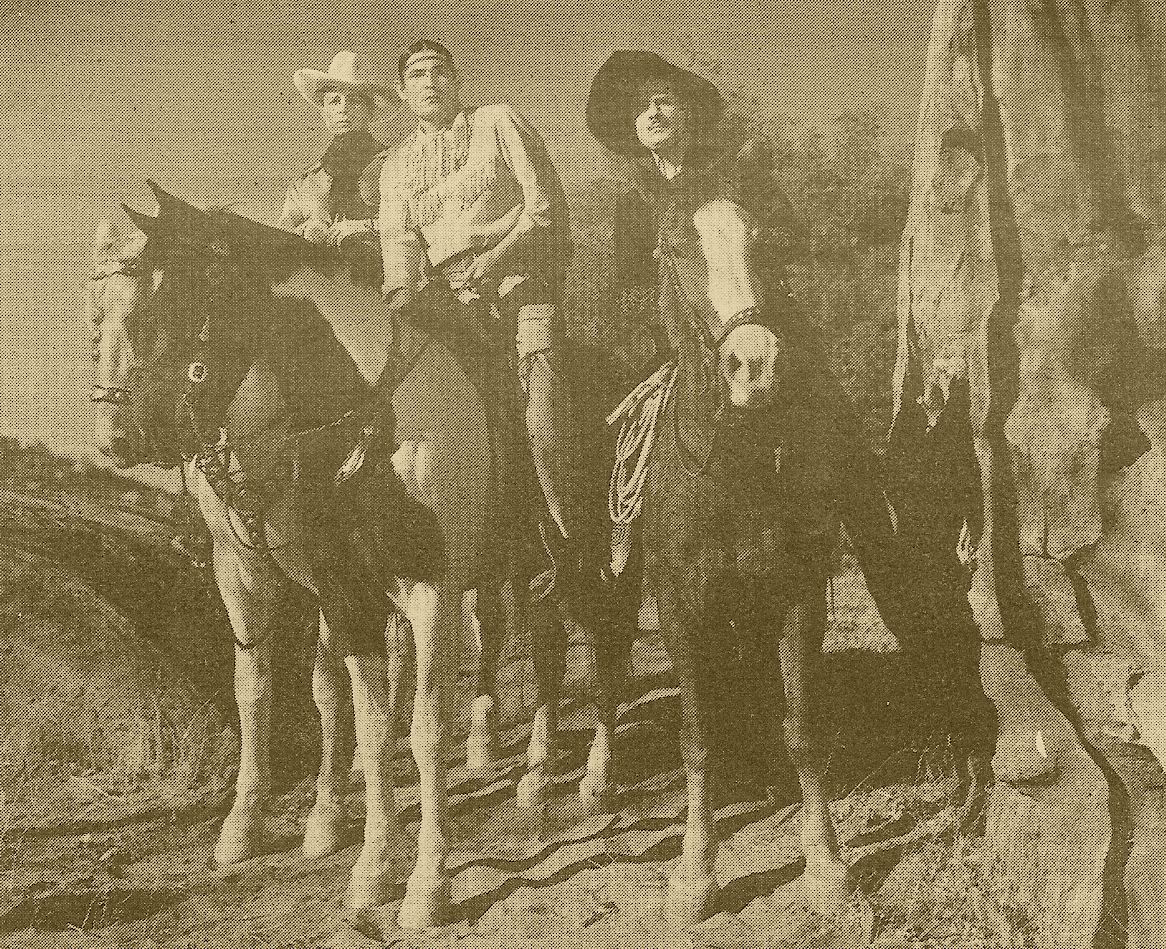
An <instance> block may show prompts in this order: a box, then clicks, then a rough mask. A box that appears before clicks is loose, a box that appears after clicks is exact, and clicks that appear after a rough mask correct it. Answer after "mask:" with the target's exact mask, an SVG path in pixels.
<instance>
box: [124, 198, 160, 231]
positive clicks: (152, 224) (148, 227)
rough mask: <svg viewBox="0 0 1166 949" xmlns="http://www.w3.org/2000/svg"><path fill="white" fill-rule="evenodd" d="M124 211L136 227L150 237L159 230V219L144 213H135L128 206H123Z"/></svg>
mask: <svg viewBox="0 0 1166 949" xmlns="http://www.w3.org/2000/svg"><path fill="white" fill-rule="evenodd" d="M121 208H122V210H123V211H125V213H126V217H128V218H129V219H130V220H131V221H133V222H134V227H136V228H137V229H138V230H139V231H141V232H142V233H143V234H145V235H146V236H147V237H149V236H150V235H151V234H153V233H154V232H155V231H156V230H157V229H158V219H157V218H156V217H154V215H152V214H145V213H143V212H142V211H135V210H134V209H133V208H131V207H129V206H128V205H125V204H123V205H122V206H121Z"/></svg>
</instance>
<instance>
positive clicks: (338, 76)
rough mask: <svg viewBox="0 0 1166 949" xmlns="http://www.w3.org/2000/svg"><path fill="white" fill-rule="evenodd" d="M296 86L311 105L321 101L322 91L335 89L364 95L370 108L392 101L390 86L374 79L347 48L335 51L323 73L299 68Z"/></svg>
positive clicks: (375, 108)
mask: <svg viewBox="0 0 1166 949" xmlns="http://www.w3.org/2000/svg"><path fill="white" fill-rule="evenodd" d="M295 84H296V88H297V89H299V90H300V95H302V96H303V97H304V98H305V99H307V100H308V101H309V102H310V103H312V105H315V106H321V105H323V104H324V93H326V92H331V91H332V90H334V89H338V90H340V91H341V92H359V93H363V94H364V95H366V96H368V99H369V101H370V102H371V103H372V106H373V109H374V110H379V109H382V108H384V107H385V106H387V105H388V104H389V103H390V102H392V87H391V86H390V85H388V84H387V83H385V82H382V81H381V80H379V79H377V78H376V77H375V76H373V75H372V74H371V73H370V72H368V67H367V66H365V65H364V64H363V63H362V62H361V61H360V60H359V59H358V58H357V56H356V54H355V53H350V52H348V51H347V50H344V51H342V52H339V53H337V54H336V56H335V58H333V60H332V64H331V65H330V66H329V67H328V71H327V72H320V70H318V69H301V70H299V71H298V72H297V73H296V74H295Z"/></svg>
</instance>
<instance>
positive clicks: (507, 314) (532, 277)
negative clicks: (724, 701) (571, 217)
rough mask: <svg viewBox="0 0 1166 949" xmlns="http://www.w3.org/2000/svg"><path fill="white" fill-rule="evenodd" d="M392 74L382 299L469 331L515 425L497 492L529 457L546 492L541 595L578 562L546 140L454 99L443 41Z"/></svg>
mask: <svg viewBox="0 0 1166 949" xmlns="http://www.w3.org/2000/svg"><path fill="white" fill-rule="evenodd" d="M398 79H399V82H398V86H397V94H398V96H399V97H400V99H401V101H402V102H403V103H404V104H405V105H406V106H407V107H408V108H409V110H410V111H411V112H412V113H413V115H414V116H415V117H416V119H417V130H416V132H414V133H413V134H412V135H410V136H409V137H408V138H406V139H405V141H404V142H403V143H402V145H401V146H400V148H399V149H398V150H397V152H396V154H395V155H393V156H392V157H390V158H389V159H388V160H386V161H385V163H384V167H383V171H382V174H381V179H380V233H381V244H382V250H383V263H384V293H385V297H386V299H387V300H388V301H389V303H390V305H391V306H392V307H393V308H395V309H396V310H398V311H399V312H401V313H402V314H404V315H405V318H406V319H412V320H417V321H420V322H421V323H423V324H425V325H427V326H430V327H434V326H445V328H446V329H447V330H449V331H452V333H453V335H454V336H456V337H457V338H459V339H460V340H461V341H462V342H463V343H465V342H466V341H467V340H473V339H474V338H475V337H477V343H473V342H471V343H470V344H469V348H468V349H467V348H466V347H465V346H463V356H464V358H463V364H466V365H467V367H468V369H469V371H470V373H471V375H474V374H475V373H476V374H477V375H478V378H476V379H475V382H476V383H477V384H478V385H479V387H480V388H482V389H483V396H484V398H485V401H486V403H487V409H488V411H492V412H493V413H494V416H495V423H496V424H498V425H501V426H502V427H503V428H504V429H506V430H511V429H515V428H517V430H518V433H519V437H517V438H515V437H514V434H513V432H511V434H510V435H509V436H506V435H503V437H502V439H501V442H502V446H503V447H502V449H501V451H500V452H499V455H500V457H499V462H500V464H501V465H502V468H503V470H502V471H501V473H500V477H501V483H502V484H503V486H504V488H505V487H506V486H507V485H508V484H509V486H511V487H513V485H514V484H515V483H516V479H517V481H518V482H520V481H521V480H522V479H521V477H520V474H519V469H523V468H528V467H530V465H531V462H532V461H533V468H534V474H535V475H536V476H537V487H535V488H534V490H535V491H536V492H540V491H541V498H540V499H539V501H534V500H530V501H528V502H527V503H528V504H534V505H537V506H538V507H542V508H543V509H544V510H545V512H546V515H545V516H544V517H542V518H541V523H540V525H539V526H540V530H541V533H542V538H543V544H544V546H545V548H546V552H547V554H548V555H549V566H548V570H547V571H546V572H545V573H544V574H543V575H542V576H543V579H544V580H545V581H546V583H545V584H544V585H542V586H541V587H537V586H536V589H539V590H540V592H547V591H549V589H551V588H553V587H554V586H555V585H556V584H557V585H559V586H562V585H563V581H565V580H566V578H565V577H564V576H563V573H564V571H567V570H569V569H570V566H571V564H572V563H575V562H577V556H576V554H575V553H574V550H575V541H574V538H573V536H572V535H573V533H574V532H573V529H572V526H571V520H572V514H571V501H570V498H569V497H568V493H569V492H568V473H569V471H570V467H571V458H570V457H569V456H570V454H571V451H570V448H569V447H568V445H567V444H566V439H567V437H568V431H569V420H570V399H569V395H568V390H567V386H566V379H565V376H564V373H563V366H562V365H561V359H562V353H561V320H562V313H561V312H560V310H561V308H560V300H561V296H562V288H563V281H564V276H565V271H566V266H567V262H568V259H569V257H570V254H571V233H570V227H569V223H568V217H567V202H566V197H565V194H564V191H563V186H562V183H561V182H560V180H559V176H558V173H557V172H556V171H555V168H554V165H553V164H552V163H551V159H550V156H549V154H548V152H547V148H546V145H545V144H544V142H543V141H542V139H541V138H540V136H539V134H538V133H537V132H536V131H535V129H534V128H533V126H531V125H530V123H528V122H527V121H526V120H525V119H524V118H523V117H522V116H521V115H519V114H518V112H516V111H515V110H514V109H513V108H511V107H510V106H509V105H506V104H504V103H497V104H494V105H484V106H477V107H468V106H465V105H463V103H462V98H461V82H460V78H459V76H458V72H457V68H456V66H455V65H454V61H453V57H452V56H451V54H450V52H449V50H447V49H446V48H445V47H444V46H443V45H442V44H440V43H437V42H434V41H432V40H421V41H419V42H417V43H415V44H413V45H412V46H410V47H409V48H408V49H407V50H405V52H404V53H403V54H402V56H401V57H400V60H399V62H398ZM495 364H497V366H498V369H497V370H494V369H491V368H490V367H491V366H494V365H495ZM499 372H500V373H501V375H500V376H499ZM491 374H493V380H492V381H491V380H488V379H487V378H486V377H487V376H490V375H491ZM523 416H524V417H525V419H524V420H525V425H523V421H522V419H523ZM515 423H516V424H515ZM522 429H525V436H527V437H522ZM507 469H509V470H507ZM540 501H541V502H545V503H539V502H540ZM517 514H518V512H513V511H507V512H505V514H504V515H503V520H504V521H505V522H507V523H505V524H500V526H499V529H500V530H503V531H512V530H514V528H513V526H512V525H510V524H509V522H510V521H512V520H514V519H515V518H516V517H517Z"/></svg>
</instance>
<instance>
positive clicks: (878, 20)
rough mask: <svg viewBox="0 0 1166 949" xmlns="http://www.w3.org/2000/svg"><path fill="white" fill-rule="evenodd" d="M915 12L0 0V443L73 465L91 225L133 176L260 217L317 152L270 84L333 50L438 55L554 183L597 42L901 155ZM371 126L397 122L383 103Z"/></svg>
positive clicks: (302, 123)
mask: <svg viewBox="0 0 1166 949" xmlns="http://www.w3.org/2000/svg"><path fill="white" fill-rule="evenodd" d="M932 13H933V0H848V2H845V3H836V2H830V0H771V2H769V3H765V4H754V3H743V2H738V0H719V2H714V0H687V2H683V0H682V2H675V0H668V2H665V0H649V2H643V3H637V4H634V5H630V6H628V7H627V8H626V9H622V10H614V11H613V10H612V9H610V5H609V4H608V3H575V4H570V3H548V2H546V0H540V2H531V3H528V2H521V0H511V2H497V0H490V2H481V3H477V4H458V3H443V4H440V5H429V6H425V5H422V4H410V5H409V6H408V8H407V9H404V10H403V9H401V7H400V5H397V4H392V3H371V2H353V0H336V2H332V3H327V4H320V3H297V4H290V3H289V4H284V3H278V2H272V0H252V2H246V3H237V2H225V0H212V2H200V3H198V4H187V3H182V4H178V3H166V4H163V3H157V2H155V3H149V2H147V3H140V4H125V3H116V4H113V3H104V2H80V0H56V2H55V3H53V4H43V3H36V4H33V3H29V4H19V3H10V2H7V0H0V23H2V24H3V27H4V39H3V41H2V42H3V46H4V50H3V52H4V55H3V56H0V83H2V88H4V89H5V90H6V93H7V94H6V96H5V100H6V101H5V105H4V108H3V109H2V110H0V136H2V140H3V141H5V142H6V143H7V146H8V152H7V154H6V162H5V163H4V165H3V167H2V168H0V213H2V219H0V221H2V223H0V434H15V435H17V436H19V437H21V438H23V439H25V440H41V441H45V442H46V443H47V444H49V445H50V446H51V447H54V448H56V449H58V450H62V451H67V452H69V453H72V454H77V455H84V454H86V453H87V449H88V440H89V432H90V424H91V423H90V420H89V416H88V411H89V410H88V406H87V404H86V402H85V395H86V393H87V389H88V385H89V383H90V381H91V380H90V375H89V367H88V362H87V349H88V341H87V336H88V329H87V327H86V326H85V324H84V314H83V313H82V310H81V305H80V299H81V297H80V291H81V287H82V285H83V280H84V277H85V275H86V274H87V272H88V269H89V254H90V250H89V248H90V244H91V241H92V235H93V234H94V230H95V228H96V226H97V223H98V221H100V220H102V219H103V218H106V217H109V216H111V215H114V214H116V213H117V212H118V207H119V204H120V203H121V202H123V201H124V202H126V203H128V204H131V205H136V206H138V207H141V208H143V209H149V208H150V207H151V203H150V201H149V198H148V192H147V190H146V188H145V185H144V182H145V179H146V178H147V177H149V178H154V179H156V180H158V181H159V182H161V183H162V184H163V185H164V186H167V187H168V188H170V190H173V191H175V192H176V193H178V194H180V195H182V196H183V197H186V198H188V199H190V200H192V201H194V202H195V203H202V204H216V205H233V206H235V207H237V208H238V209H239V210H240V211H242V212H243V213H248V214H251V215H252V216H255V217H259V218H270V216H271V215H272V214H273V213H275V211H276V210H277V207H276V205H277V203H278V202H279V200H280V199H281V197H282V192H283V189H284V187H285V186H286V182H287V181H289V180H290V179H292V178H293V177H295V176H296V175H297V174H298V173H299V172H300V171H301V170H302V169H303V168H304V167H306V166H307V165H308V164H309V163H310V162H311V161H312V160H314V159H315V158H316V157H317V156H318V155H319V153H320V151H321V150H322V148H323V145H324V144H325V143H324V140H323V137H322V134H321V131H320V129H319V124H318V117H317V114H316V113H315V111H314V110H313V108H312V107H311V106H309V105H308V104H307V103H306V102H304V101H303V99H301V98H300V96H299V93H298V92H297V91H296V89H295V87H294V86H293V85H292V82H291V76H292V74H293V73H294V72H295V71H296V70H297V69H299V68H302V67H312V68H318V69H324V68H326V67H327V64H328V62H329V61H330V60H331V58H332V56H333V55H335V53H336V52H337V51H339V50H341V49H350V50H353V51H355V52H357V53H359V54H361V55H363V56H365V57H367V58H368V59H369V61H370V62H372V63H373V64H374V65H375V66H377V67H378V68H379V70H380V72H381V73H382V74H383V75H385V76H386V77H388V78H392V77H393V74H394V69H395V60H396V57H397V55H398V54H399V52H400V50H401V49H402V48H404V47H405V46H407V45H408V44H409V43H411V42H412V41H414V40H415V39H417V38H419V37H421V36H432V37H434V38H437V39H441V40H442V41H443V42H444V43H445V44H446V45H447V46H448V47H449V48H450V49H451V50H452V51H453V53H454V56H455V57H456V58H457V60H458V63H459V67H460V70H461V73H462V76H463V88H464V90H465V96H464V97H465V98H466V100H467V101H469V102H490V101H499V100H505V101H509V102H510V103H511V104H512V105H514V106H515V107H516V108H517V109H518V110H519V111H521V112H522V113H524V114H525V115H527V117H528V118H530V120H531V121H532V122H533V123H534V124H535V126H536V127H537V128H538V129H539V131H540V132H541V133H542V135H543V137H544V138H545V139H546V140H547V144H548V147H549V148H550V150H551V153H552V156H553V158H554V159H555V162H556V165H557V167H558V169H559V171H560V174H561V175H562V177H563V179H564V182H565V183H566V185H567V188H568V192H569V193H571V192H573V191H576V190H577V189H578V188H580V187H581V186H583V185H584V184H585V183H586V182H587V181H589V180H591V178H593V177H594V175H595V173H596V171H597V170H598V169H599V168H600V167H601V165H602V162H603V155H602V151H601V150H600V149H599V147H598V146H596V145H595V144H594V143H593V142H592V141H591V140H590V138H589V136H588V135H587V132H586V130H585V127H584V125H583V111H584V103H585V101H586V96H587V89H588V85H589V83H590V79H591V77H592V76H593V75H594V73H595V71H596V69H597V68H598V67H599V65H600V64H601V63H602V62H603V61H604V60H605V59H606V58H607V56H609V55H610V53H611V52H612V51H613V50H615V49H650V50H654V51H656V52H659V53H661V54H662V55H664V56H666V57H667V58H669V59H671V60H672V61H674V62H676V63H677V64H679V65H685V66H691V67H693V68H696V69H697V70H698V71H700V72H702V73H704V74H705V75H706V76H708V77H709V78H711V79H713V80H714V81H715V82H716V83H717V84H718V85H719V86H720V87H721V88H722V90H724V91H726V92H729V93H732V92H735V91H740V92H743V93H744V96H745V100H753V99H756V102H753V103H752V104H749V105H748V106H746V109H747V110H749V111H754V112H758V113H760V114H761V115H760V117H763V118H768V117H776V116H785V117H788V118H791V119H794V120H799V121H809V122H816V121H821V122H826V121H828V120H829V119H830V118H831V117H833V116H834V115H836V114H838V113H839V112H841V111H843V110H847V109H862V108H870V109H875V110H877V111H878V112H879V113H881V114H882V115H884V116H885V118H886V121H887V125H888V129H889V131H890V133H891V134H892V136H894V137H895V138H896V139H898V140H899V141H901V142H902V143H903V144H904V147H909V143H910V137H911V133H912V130H913V127H914V121H915V113H916V110H917V108H918V95H919V91H920V89H921V86H922V76H923V66H924V56H925V52H926V41H927V34H928V30H929V27H930V20H931V16H932ZM375 131H377V132H378V133H379V134H380V136H381V137H382V138H383V139H384V141H385V142H386V143H387V144H392V143H393V142H395V141H396V140H397V139H399V138H400V137H401V136H402V135H403V134H404V133H405V132H406V131H407V126H406V123H405V121H404V118H403V117H402V116H401V115H400V114H399V112H397V111H396V110H394V111H393V112H392V114H390V115H389V116H388V118H387V121H385V122H383V123H382V124H380V125H379V126H378V127H377V128H376V129H375Z"/></svg>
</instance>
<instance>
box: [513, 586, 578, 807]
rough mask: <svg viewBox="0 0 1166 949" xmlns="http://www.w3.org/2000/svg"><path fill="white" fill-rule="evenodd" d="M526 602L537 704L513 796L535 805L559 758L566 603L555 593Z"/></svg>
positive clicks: (545, 792) (552, 778)
mask: <svg viewBox="0 0 1166 949" xmlns="http://www.w3.org/2000/svg"><path fill="white" fill-rule="evenodd" d="M527 606H528V608H527V609H526V610H525V611H523V612H525V614H526V617H527V627H528V629H529V630H530V647H531V659H532V660H533V664H534V674H535V677H536V679H537V680H538V702H539V704H538V708H537V709H536V710H535V713H534V721H533V722H532V723H531V726H530V742H529V743H528V744H527V747H526V774H524V775H523V776H522V780H521V781H519V782H518V790H517V795H516V796H517V803H518V806H519V807H524V808H536V809H537V808H541V807H542V806H543V805H545V804H546V802H547V798H548V797H549V796H550V791H551V788H552V787H553V786H554V783H555V766H556V764H557V762H558V731H559V691H560V688H561V686H562V681H563V667H564V661H565V659H566V654H567V631H566V625H565V623H564V621H563V616H562V611H563V610H564V609H565V606H566V604H565V601H564V600H563V599H562V597H561V596H559V595H555V596H551V597H548V598H546V599H544V600H542V601H541V602H539V603H537V604H529V603H528V604H527ZM532 606H533V608H530V607H532Z"/></svg>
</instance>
